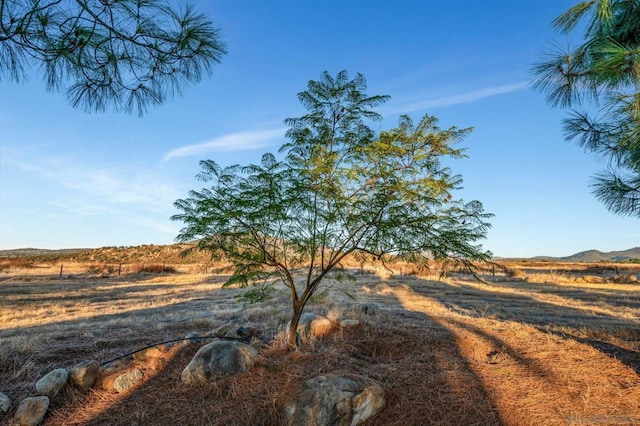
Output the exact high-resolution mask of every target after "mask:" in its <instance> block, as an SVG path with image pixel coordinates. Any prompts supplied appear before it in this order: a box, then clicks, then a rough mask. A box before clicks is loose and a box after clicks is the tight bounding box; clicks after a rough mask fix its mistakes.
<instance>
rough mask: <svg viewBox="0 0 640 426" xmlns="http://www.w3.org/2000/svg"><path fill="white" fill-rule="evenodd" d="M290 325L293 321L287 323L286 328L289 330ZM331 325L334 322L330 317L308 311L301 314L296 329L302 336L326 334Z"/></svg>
mask: <svg viewBox="0 0 640 426" xmlns="http://www.w3.org/2000/svg"><path fill="white" fill-rule="evenodd" d="M290 327H291V321H289V322H288V323H287V325H286V328H285V330H286V331H287V332H288V331H289V328H290ZM331 327H332V324H331V321H330V320H329V319H328V318H325V317H323V316H320V315H317V314H313V313H308V314H302V315H301V316H300V320H299V321H298V328H297V329H296V331H297V332H298V334H299V335H300V336H301V337H308V336H324V335H325V334H327V333H328V332H329V331H330V330H331Z"/></svg>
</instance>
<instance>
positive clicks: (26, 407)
mask: <svg viewBox="0 0 640 426" xmlns="http://www.w3.org/2000/svg"><path fill="white" fill-rule="evenodd" d="M54 371H55V370H54ZM48 408H49V398H48V397H46V396H34V397H31V398H25V399H23V400H22V401H20V404H18V409H17V410H16V414H15V415H14V417H13V418H14V420H15V421H16V422H17V423H18V424H19V425H21V426H36V425H39V424H40V423H42V420H44V416H45V414H46V413H47V409H48Z"/></svg>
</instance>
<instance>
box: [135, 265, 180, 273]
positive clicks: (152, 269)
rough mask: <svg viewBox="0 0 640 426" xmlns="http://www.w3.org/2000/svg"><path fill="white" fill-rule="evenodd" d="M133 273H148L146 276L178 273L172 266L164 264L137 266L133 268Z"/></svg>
mask: <svg viewBox="0 0 640 426" xmlns="http://www.w3.org/2000/svg"><path fill="white" fill-rule="evenodd" d="M135 272H137V273H139V274H141V273H148V274H175V273H177V272H178V271H177V270H176V268H175V267H173V266H168V265H165V264H164V263H162V264H158V263H154V264H148V265H145V264H139V265H137V266H136V267H135Z"/></svg>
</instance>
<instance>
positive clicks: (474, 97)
mask: <svg viewBox="0 0 640 426" xmlns="http://www.w3.org/2000/svg"><path fill="white" fill-rule="evenodd" d="M527 87H528V83H527V82H520V83H513V84H505V85H502V86H494V87H488V88H485V89H479V90H473V91H470V92H466V93H461V94H457V95H452V96H443V97H439V98H435V99H427V100H424V101H420V102H412V103H405V104H402V105H398V106H392V107H390V108H389V109H388V110H387V111H389V112H396V113H397V112H414V111H420V110H425V109H429V108H437V107H445V106H451V105H459V104H466V103H469V102H474V101H478V100H480V99H485V98H489V97H491V96H496V95H503V94H505V93H512V92H517V91H520V90H524V89H526V88H527Z"/></svg>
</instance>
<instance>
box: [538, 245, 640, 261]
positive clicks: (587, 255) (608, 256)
mask: <svg viewBox="0 0 640 426" xmlns="http://www.w3.org/2000/svg"><path fill="white" fill-rule="evenodd" d="M631 259H640V247H634V248H631V249H629V250H621V251H609V252H602V251H600V250H587V251H581V252H580V253H576V254H572V255H571V256H565V257H551V256H536V257H532V258H531V259H530V260H539V261H550V262H584V263H597V262H624V261H625V260H631Z"/></svg>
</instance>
